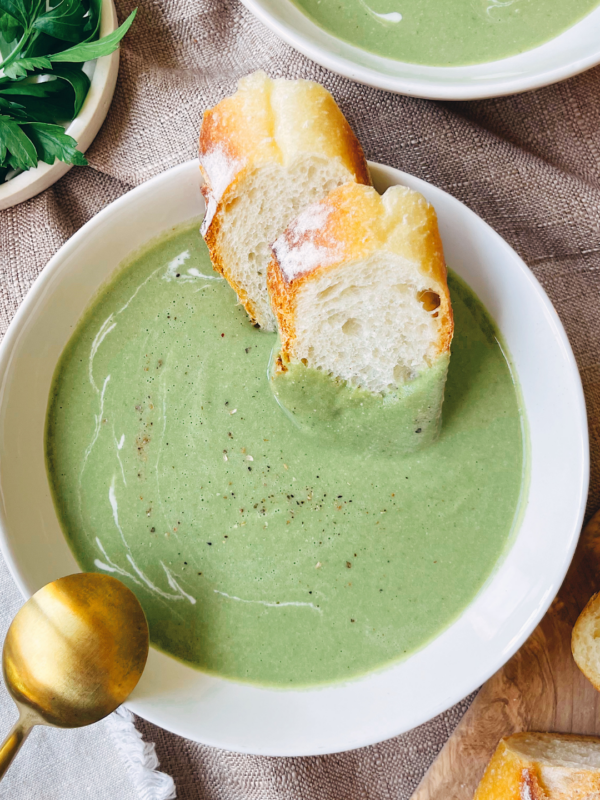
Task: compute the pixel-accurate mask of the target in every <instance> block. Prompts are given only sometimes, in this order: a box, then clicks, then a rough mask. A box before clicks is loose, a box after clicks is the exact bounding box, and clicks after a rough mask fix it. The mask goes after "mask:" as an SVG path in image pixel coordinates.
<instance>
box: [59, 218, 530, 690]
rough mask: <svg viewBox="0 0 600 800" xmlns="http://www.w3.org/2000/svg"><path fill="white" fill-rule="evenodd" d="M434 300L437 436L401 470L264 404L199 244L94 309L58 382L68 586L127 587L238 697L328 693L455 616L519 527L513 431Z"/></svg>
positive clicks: (480, 359)
mask: <svg viewBox="0 0 600 800" xmlns="http://www.w3.org/2000/svg"><path fill="white" fill-rule="evenodd" d="M449 283H450V290H451V294H452V301H453V306H454V314H455V325H456V329H455V337H454V343H453V346H452V358H451V361H450V368H449V373H448V382H447V386H446V399H445V402H444V410H443V425H442V431H441V436H440V439H439V440H438V441H437V442H436V443H435V444H433V445H432V446H430V447H428V448H425V449H423V450H421V451H419V452H416V453H413V454H411V455H409V456H404V457H400V456H393V457H392V456H381V455H378V454H377V453H369V454H365V453H363V452H361V451H360V449H359V450H357V451H354V450H353V449H352V448H351V447H347V448H345V449H344V450H343V451H340V450H337V449H336V448H335V447H331V446H323V445H322V444H321V443H320V442H319V440H318V439H314V438H311V437H310V436H306V435H305V434H303V433H302V432H301V431H299V430H298V429H297V428H296V427H295V426H294V425H293V424H292V422H291V421H290V420H289V419H288V417H287V416H286V415H285V413H284V412H283V411H282V410H281V409H280V408H279V406H278V405H277V403H276V401H275V398H274V397H273V394H272V392H271V391H270V389H269V386H268V378H267V365H268V362H269V356H270V352H271V349H272V347H273V344H274V342H275V341H276V337H275V335H272V334H267V333H264V332H262V331H260V330H257V329H255V328H254V327H253V326H252V325H251V324H250V323H249V321H248V319H247V316H246V314H245V312H244V310H243V308H242V307H241V306H239V305H237V304H236V297H235V294H234V293H233V291H232V290H231V289H230V287H229V286H228V285H227V284H226V283H225V281H223V280H222V279H221V278H220V277H219V276H217V275H216V273H214V272H213V271H212V267H211V264H210V260H209V257H208V253H207V250H206V247H205V245H204V242H203V241H202V239H201V238H200V236H199V234H198V232H197V225H194V226H193V227H189V226H188V227H187V228H185V229H181V230H176V231H174V232H172V233H171V235H170V236H169V237H167V238H164V239H162V240H160V241H159V242H158V243H154V244H152V245H151V246H149V248H148V249H147V250H146V251H145V252H142V253H141V254H138V255H137V256H136V257H135V258H134V260H132V261H130V262H129V263H128V264H127V265H125V266H124V267H123V269H121V270H119V272H118V274H117V275H116V277H115V278H114V280H113V281H112V283H110V285H108V286H107V287H106V288H105V289H104V290H103V291H102V292H101V293H100V294H99V295H98V296H97V298H96V299H95V301H94V302H93V303H92V305H91V306H90V308H89V309H88V311H87V312H86V313H85V315H84V316H83V318H82V320H81V321H80V323H79V325H78V327H77V329H76V330H75V332H74V334H73V336H72V338H71V340H70V342H69V344H68V346H67V347H66V349H65V351H64V353H63V355H62V357H61V360H60V362H59V364H58V366H57V371H56V375H55V380H54V385H53V388H52V391H51V395H50V400H49V407H48V419H47V429H46V454H47V463H48V471H49V478H50V482H51V485H52V489H53V494H54V499H55V504H56V508H57V511H58V514H59V518H60V520H61V524H62V526H63V529H64V532H65V535H66V537H67V539H68V541H69V543H70V545H71V548H72V549H73V552H74V553H75V556H76V558H77V560H78V562H79V564H80V565H81V567H82V569H85V570H96V571H104V572H108V573H111V574H113V575H115V576H117V577H119V578H120V579H121V580H123V581H124V582H125V583H126V584H127V585H128V586H129V587H130V588H131V589H133V591H134V592H135V593H136V594H137V596H138V598H139V599H140V602H141V603H142V605H143V607H144V610H145V612H146V615H147V618H148V621H149V625H150V633H151V639H152V642H153V643H154V644H155V645H156V646H157V647H159V648H161V649H163V650H164V651H166V652H168V653H170V654H172V655H174V656H176V657H178V658H180V659H183V660H185V661H187V662H189V663H191V664H193V665H194V666H196V667H198V668H200V669H202V670H205V671H207V672H211V673H216V674H218V675H221V676H225V677H228V678H233V679H237V680H246V681H252V682H256V683H261V684H267V685H278V686H290V685H294V686H302V685H309V684H317V683H324V682H330V681H336V680H341V679H344V678H348V677H351V676H357V675H360V674H363V673H365V672H367V671H369V670H372V669H375V668H377V667H381V666H383V665H385V664H388V663H389V662H392V661H394V660H396V659H400V658H402V657H404V656H406V655H407V654H409V653H411V652H412V651H414V650H415V649H416V648H419V647H421V646H423V645H424V644H425V643H426V642H427V641H428V640H430V639H431V638H432V637H434V636H436V635H437V634H438V633H439V632H440V631H442V630H443V629H444V628H445V627H446V626H447V625H448V624H450V623H451V622H452V621H453V620H454V619H456V617H457V616H458V615H459V614H460V613H461V611H463V610H464V608H465V607H466V606H467V604H468V603H469V602H470V601H471V600H472V599H473V597H474V596H475V594H476V593H477V591H478V590H479V589H480V587H481V586H482V584H483V583H484V582H485V580H486V578H487V577H488V576H489V575H490V573H491V572H492V570H493V568H494V565H495V564H496V563H497V561H498V559H499V558H500V557H501V555H502V553H503V550H504V549H505V547H506V544H507V541H508V539H509V536H510V533H511V529H512V528H513V525H514V522H515V518H516V514H517V510H518V503H519V496H520V490H521V485H522V475H523V437H522V425H521V422H522V420H521V415H520V408H519V403H518V399H517V392H516V389H515V386H514V384H513V380H512V376H511V371H510V368H509V365H508V364H507V361H506V359H505V357H504V355H503V352H502V349H501V347H500V345H499V343H498V341H497V339H496V334H495V330H494V327H493V325H492V324H491V322H490V319H489V317H488V316H487V314H486V312H485V310H484V309H483V307H482V305H481V303H480V302H479V301H478V300H477V298H476V297H475V296H474V295H473V294H472V292H471V291H470V290H469V289H468V288H467V287H466V286H465V285H464V284H462V283H461V282H460V281H459V280H458V279H457V278H455V277H453V276H452V275H451V276H450V281H449Z"/></svg>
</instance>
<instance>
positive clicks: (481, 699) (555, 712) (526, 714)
mask: <svg viewBox="0 0 600 800" xmlns="http://www.w3.org/2000/svg"><path fill="white" fill-rule="evenodd" d="M599 590H600V512H598V513H597V514H596V515H595V516H594V517H593V519H592V520H591V521H590V522H589V523H588V525H587V526H586V528H585V529H584V531H583V533H582V535H581V539H580V542H579V545H578V547H577V551H576V553H575V558H574V559H573V563H572V565H571V568H570V569H569V572H568V574H567V577H566V578H565V582H564V583H563V585H562V587H561V590H560V592H559V593H558V596H557V598H556V599H555V601H554V602H553V603H552V605H551V607H550V609H549V610H548V613H547V614H546V616H545V617H544V618H543V619H542V621H541V622H540V624H539V625H538V627H537V628H536V629H535V631H534V632H533V633H532V634H531V636H530V637H529V639H528V640H527V641H526V642H525V644H524V645H523V647H521V649H520V650H519V651H518V652H517V653H516V654H515V655H514V656H513V657H512V658H511V660H510V661H509V662H508V663H507V664H506V665H505V666H504V667H502V669H501V670H499V671H498V672H497V673H496V674H495V675H493V676H492V677H491V678H490V679H489V681H488V682H487V683H485V684H484V685H483V687H482V689H481V690H480V692H479V694H478V695H477V697H476V698H475V700H474V701H473V703H472V704H471V706H470V708H469V710H468V711H467V713H466V714H465V716H464V717H463V719H462V720H461V722H460V723H459V725H458V727H457V728H456V730H455V731H454V733H453V734H452V736H451V737H450V739H449V740H448V742H447V743H446V745H445V747H444V749H443V750H442V751H441V753H440V754H439V756H438V757H437V759H436V760H435V761H434V762H433V764H432V766H431V767H430V769H429V771H428V772H427V773H426V774H425V777H424V778H423V780H422V781H421V783H420V784H419V786H418V787H417V790H416V792H415V793H414V795H413V797H412V800H473V794H474V793H475V789H476V788H477V785H478V784H479V781H480V779H481V776H482V775H483V772H484V770H485V767H486V765H487V763H488V761H489V760H490V758H491V756H492V753H493V752H494V750H495V749H496V745H497V744H498V742H499V740H500V739H501V738H502V736H508V735H509V734H511V733H516V732H517V731H526V730H530V731H554V732H560V733H587V734H597V735H600V693H598V692H596V690H595V689H594V688H593V687H592V685H591V683H589V681H588V680H587V679H586V678H584V677H583V675H582V674H581V672H580V671H579V669H578V668H577V666H576V664H575V662H574V661H573V656H572V655H571V631H572V629H573V625H574V624H575V620H576V619H577V617H578V616H579V613H580V612H581V610H582V609H583V607H584V606H585V604H586V603H587V601H588V600H589V599H590V597H591V596H592V594H594V592H597V591H599Z"/></svg>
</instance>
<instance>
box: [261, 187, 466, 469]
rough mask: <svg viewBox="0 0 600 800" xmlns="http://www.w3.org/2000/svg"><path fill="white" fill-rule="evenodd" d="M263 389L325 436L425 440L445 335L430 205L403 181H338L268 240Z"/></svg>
mask: <svg viewBox="0 0 600 800" xmlns="http://www.w3.org/2000/svg"><path fill="white" fill-rule="evenodd" d="M268 287H269V293H270V297H271V303H272V306H273V310H274V312H275V316H276V317H277V322H278V325H279V334H280V340H281V342H280V352H279V353H277V352H276V351H274V357H273V358H272V360H271V366H270V375H271V381H270V387H271V390H272V392H273V394H274V395H275V398H276V400H277V402H278V403H279V405H280V406H281V407H282V408H283V409H284V410H285V411H286V413H287V414H288V416H289V417H290V418H291V419H292V420H293V422H294V423H295V424H296V425H297V426H298V427H300V428H301V429H303V430H306V431H307V432H310V433H312V434H313V435H316V436H318V437H319V438H320V439H321V440H322V441H327V442H330V443H332V444H334V445H336V446H338V447H343V448H347V447H349V446H350V447H353V448H354V449H356V448H360V450H361V452H371V453H377V454H379V455H386V454H399V455H403V454H406V453H410V452H413V451H415V450H417V449H420V448H422V447H424V446H426V445H429V444H431V443H432V442H433V441H435V439H436V438H437V436H438V434H439V431H440V426H441V412H442V403H443V399H444V387H445V383H446V374H447V371H448V363H449V358H450V342H451V340H452V333H453V318H452V308H451V305H450V296H449V293H448V285H447V282H446V266H445V263H444V254H443V250H442V243H441V241H440V236H439V233H438V227H437V219H436V215H435V211H434V210H433V208H432V207H431V206H430V205H429V203H427V201H426V200H425V199H424V198H423V197H422V196H421V195H420V194H418V193H417V192H413V191H411V190H410V189H408V188H406V187H405V186H395V187H392V188H391V189H388V190H387V192H386V193H385V194H384V195H383V197H381V196H380V195H378V194H377V192H376V191H375V189H373V188H371V187H368V186H361V185H359V184H357V183H347V184H345V185H344V186H341V187H340V188H338V189H335V190H334V191H333V192H331V194H329V195H328V196H327V197H326V198H325V199H324V200H322V201H321V202H319V203H316V204H314V205H311V206H309V207H308V208H307V209H305V210H304V211H303V212H302V213H301V214H300V215H299V216H298V217H296V219H295V220H294V221H293V222H292V223H290V225H289V226H288V228H287V229H286V231H285V232H284V233H283V235H282V236H281V237H280V238H279V239H278V240H277V241H276V242H275V243H274V245H273V259H272V261H271V263H270V265H269V272H268Z"/></svg>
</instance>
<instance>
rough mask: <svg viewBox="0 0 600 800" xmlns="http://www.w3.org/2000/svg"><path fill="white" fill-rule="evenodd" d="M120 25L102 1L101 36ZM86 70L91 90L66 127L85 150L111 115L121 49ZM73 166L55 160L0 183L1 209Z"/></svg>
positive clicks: (109, 1)
mask: <svg viewBox="0 0 600 800" xmlns="http://www.w3.org/2000/svg"><path fill="white" fill-rule="evenodd" d="M118 24H119V23H118V20H117V12H116V11H115V6H114V3H113V0H102V21H101V23H100V36H106V35H107V34H109V33H112V32H113V31H114V30H116V28H117V26H118ZM84 70H85V72H86V73H87V75H88V77H89V78H90V79H91V84H90V90H89V92H88V95H87V97H86V98H85V102H84V104H83V107H82V109H81V111H80V112H79V114H78V115H77V117H76V118H75V119H74V120H73V121H72V122H71V123H70V124H69V127H68V128H67V129H66V132H67V133H68V134H69V136H72V137H73V138H74V139H75V140H76V141H77V149H78V150H81V152H82V153H85V151H86V150H87V149H88V147H89V146H90V145H91V143H92V142H93V141H94V137H95V136H96V134H97V133H98V131H99V130H100V127H101V125H102V123H103V122H104V120H105V118H106V115H107V114H108V109H109V108H110V104H111V101H112V98H113V94H114V93H115V86H116V85H117V75H118V72H119V51H118V50H115V52H114V53H111V54H110V55H108V56H103V57H102V58H98V59H97V60H96V61H91V62H88V63H86V64H85V65H84ZM71 167H72V164H64V163H63V162H62V161H55V162H54V164H44V163H43V162H40V163H39V164H38V166H37V167H36V168H35V169H29V170H27V172H21V173H20V174H19V175H16V176H15V177H14V178H11V180H9V181H6V182H4V183H0V211H2V209H4V208H10V207H11V206H16V205H17V204H18V203H22V202H24V201H25V200H29V199H30V198H31V197H35V195H36V194H39V193H40V192H43V191H44V189H47V188H48V187H49V186H52V184H53V183H56V181H57V180H59V178H62V176H63V175H65V174H66V173H67V172H68V171H69V170H70V169H71Z"/></svg>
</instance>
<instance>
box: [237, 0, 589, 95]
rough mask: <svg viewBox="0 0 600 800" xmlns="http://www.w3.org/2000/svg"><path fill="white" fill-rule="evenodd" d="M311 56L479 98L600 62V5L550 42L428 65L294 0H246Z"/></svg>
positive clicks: (401, 89)
mask: <svg viewBox="0 0 600 800" xmlns="http://www.w3.org/2000/svg"><path fill="white" fill-rule="evenodd" d="M242 2H243V3H244V5H245V6H246V7H247V8H248V9H249V10H250V11H251V12H252V13H253V14H254V15H255V16H256V17H257V18H258V19H259V20H260V21H261V22H262V23H263V24H264V25H266V26H267V27H268V28H270V29H271V30H272V31H273V32H274V33H276V34H277V36H279V37H280V38H281V39H283V40H284V41H285V42H287V43H288V44H289V45H291V46H292V47H294V48H295V49H296V50H298V51H299V52H300V53H302V54H303V55H305V56H307V58H310V59H312V60H313V61H316V63H317V64H320V65H321V66H323V67H326V68H327V69H330V70H331V71H332V72H336V73H338V75H343V76H345V77H346V78H350V79H351V80H353V81H357V82H358V83H364V84H366V85H367V86H373V87H375V88H378V89H386V90H387V91H389V92H397V93H400V94H405V95H409V96H413V97H423V98H427V99H430V100H480V99H484V98H488V97H501V96H503V95H508V94H516V93H519V92H525V91H529V90H531V89H538V88H540V87H542V86H548V85H549V84H552V83H556V82H558V81H562V80H565V79H566V78H570V77H572V76H574V75H577V74H579V73H580V72H584V71H585V70H587V69H590V68H591V67H593V66H595V65H596V64H598V63H600V6H599V7H598V8H596V9H594V10H593V11H592V12H591V13H590V14H588V16H586V17H585V18H584V19H582V20H581V21H580V22H578V23H577V24H576V25H574V26H573V27H572V28H570V29H569V30H567V31H565V32H564V33H562V34H561V35H560V36H557V37H555V38H554V39H552V40H551V41H549V42H546V43H545V44H543V45H541V46H540V47H536V48H534V49H533V50H528V51H525V52H524V53H521V54H519V55H517V56H512V57H510V58H506V59H502V60H500V61H493V62H488V63H485V64H476V65H473V66H464V67H428V66H423V65H419V64H410V63H406V62H400V61H395V60H393V59H389V58H383V57H380V56H377V55H375V54H373V53H368V52H367V51H365V50H361V49H360V48H359V47H355V46H354V45H351V44H349V43H347V42H344V41H343V40H341V39H338V38H337V37H335V36H333V35H331V34H329V33H327V32H326V31H324V30H323V29H322V28H320V27H319V26H318V25H317V24H316V23H314V22H312V21H311V20H310V19H309V18H308V17H306V16H305V15H304V14H303V13H302V12H301V11H300V10H299V9H298V8H296V6H294V5H293V3H292V2H291V0H242Z"/></svg>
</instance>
